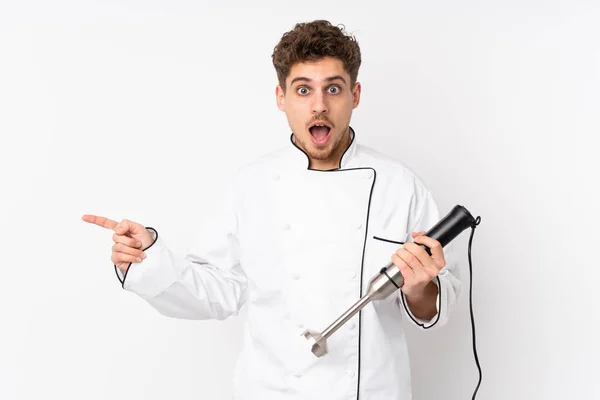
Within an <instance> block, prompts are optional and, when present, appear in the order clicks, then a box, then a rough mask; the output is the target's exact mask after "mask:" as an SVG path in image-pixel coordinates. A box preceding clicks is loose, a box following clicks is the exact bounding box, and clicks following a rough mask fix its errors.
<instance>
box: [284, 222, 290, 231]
mask: <svg viewBox="0 0 600 400" xmlns="http://www.w3.org/2000/svg"><path fill="white" fill-rule="evenodd" d="M290 228H291V226H290V224H285V225H284V226H283V229H285V230H286V231H289V230H290Z"/></svg>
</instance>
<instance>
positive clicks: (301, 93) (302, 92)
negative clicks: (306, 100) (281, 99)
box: [296, 86, 308, 95]
mask: <svg viewBox="0 0 600 400" xmlns="http://www.w3.org/2000/svg"><path fill="white" fill-rule="evenodd" d="M296 93H298V94H300V95H305V94H307V93H308V88H305V87H304V86H300V87H299V88H298V89H296Z"/></svg>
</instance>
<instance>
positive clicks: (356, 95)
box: [352, 82, 361, 108]
mask: <svg viewBox="0 0 600 400" xmlns="http://www.w3.org/2000/svg"><path fill="white" fill-rule="evenodd" d="M360 90H361V85H360V82H356V83H355V84H354V88H353V89H352V108H356V107H358V104H359V103H360Z"/></svg>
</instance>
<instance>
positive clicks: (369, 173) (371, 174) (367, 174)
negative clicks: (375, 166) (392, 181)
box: [365, 170, 373, 179]
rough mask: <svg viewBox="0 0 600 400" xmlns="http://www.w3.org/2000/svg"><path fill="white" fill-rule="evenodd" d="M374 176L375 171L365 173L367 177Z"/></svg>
mask: <svg viewBox="0 0 600 400" xmlns="http://www.w3.org/2000/svg"><path fill="white" fill-rule="evenodd" d="M372 176H373V171H370V170H369V171H368V172H367V173H366V174H365V179H371V177H372Z"/></svg>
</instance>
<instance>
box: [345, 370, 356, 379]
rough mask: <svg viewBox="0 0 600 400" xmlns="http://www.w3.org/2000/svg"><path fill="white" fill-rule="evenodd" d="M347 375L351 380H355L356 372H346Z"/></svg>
mask: <svg viewBox="0 0 600 400" xmlns="http://www.w3.org/2000/svg"><path fill="white" fill-rule="evenodd" d="M346 375H348V376H349V377H350V378H354V371H346Z"/></svg>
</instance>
